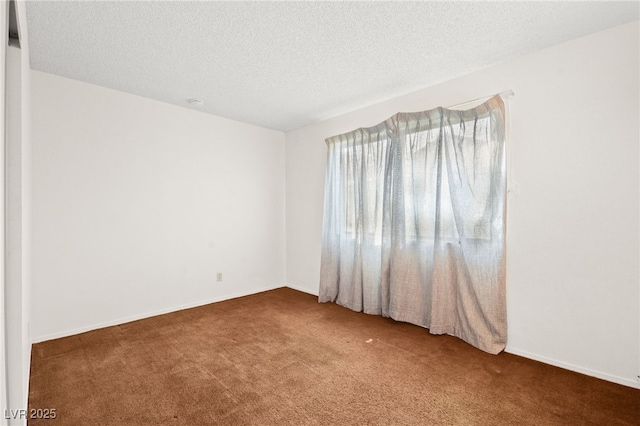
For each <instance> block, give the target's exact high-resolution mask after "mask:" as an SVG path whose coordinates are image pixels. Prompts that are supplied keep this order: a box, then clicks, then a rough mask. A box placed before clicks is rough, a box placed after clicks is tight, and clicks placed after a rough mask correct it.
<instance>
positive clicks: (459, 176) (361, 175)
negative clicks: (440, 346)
mask: <svg viewBox="0 0 640 426" xmlns="http://www.w3.org/2000/svg"><path fill="white" fill-rule="evenodd" d="M504 119H505V107H504V102H503V100H502V98H501V97H500V96H499V95H497V96H494V97H493V98H491V99H489V100H488V101H487V102H485V103H483V104H482V105H480V106H478V107H476V108H473V109H469V110H466V111H455V110H448V109H444V108H436V109H433V110H429V111H423V112H417V113H399V114H396V115H395V116H393V117H391V118H389V119H388V120H386V121H385V122H384V123H381V124H379V125H378V126H375V127H371V128H367V129H358V130H355V131H353V132H350V133H346V134H343V135H339V136H334V137H332V138H329V139H327V146H328V152H327V169H326V177H325V204H324V223H323V235H322V262H321V277H320V291H319V301H320V302H336V303H338V304H340V305H342V306H345V307H348V308H350V309H353V310H355V311H359V312H360V311H362V312H365V313H368V314H374V315H383V316H386V317H391V318H393V319H395V320H398V321H405V322H409V323H412V324H416V325H419V326H422V327H426V328H429V330H430V332H431V333H434V334H451V335H454V336H457V337H459V338H461V339H463V340H465V341H466V342H468V343H470V344H472V345H474V346H476V347H478V348H479V349H482V350H484V351H487V352H490V353H498V352H500V351H502V350H503V349H504V347H505V344H506V331H507V329H506V296H505V214H504V212H505V194H506V168H505V155H504V152H505V147H504V144H505V141H504V138H505V135H504V127H505V121H504Z"/></svg>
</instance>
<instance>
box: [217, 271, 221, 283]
mask: <svg viewBox="0 0 640 426" xmlns="http://www.w3.org/2000/svg"><path fill="white" fill-rule="evenodd" d="M216 281H217V282H222V272H218V273H217V274H216Z"/></svg>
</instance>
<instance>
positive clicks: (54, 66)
mask: <svg viewBox="0 0 640 426" xmlns="http://www.w3.org/2000/svg"><path fill="white" fill-rule="evenodd" d="M638 11H639V3H638V2H586V3H585V2H443V1H441V2H217V1H216V2H214V1H210V2H203V1H200V2H186V1H175V2H154V1H143V2H131V1H125V2H103V1H81V2H66V1H42V2H38V1H28V2H27V21H28V22H27V23H28V29H29V43H30V54H31V58H30V59H31V66H32V68H33V69H36V70H40V71H45V72H49V73H52V74H57V75H60V76H64V77H68V78H73V79H76V80H81V81H85V82H89V83H93V84H97V85H100V86H105V87H109V88H113V89H117V90H121V91H124V92H129V93H133V94H137V95H140V96H145V97H148V98H153V99H157V100H161V101H165V102H169V103H173V104H176V105H181V106H185V107H190V106H189V104H188V103H187V100H188V99H189V98H200V99H203V100H204V101H205V102H206V104H205V106H204V107H202V108H201V109H202V110H203V111H205V112H208V113H211V114H215V115H219V116H223V117H228V118H232V119H235V120H240V121H244V122H247V123H252V124H257V125H260V126H264V127H269V128H273V129H278V130H283V131H288V130H292V129H295V128H298V127H301V126H304V125H306V124H309V123H312V122H315V121H319V120H322V119H325V118H329V117H332V116H335V115H338V114H341V113H344V112H347V111H351V110H354V109H358V108H361V107H363V106H366V105H370V104H373V103H376V102H380V101H382V100H385V99H389V98H392V97H395V96H398V95H400V94H404V93H408V92H412V91H415V90H418V89H420V88H423V87H427V86H430V85H433V84H436V83H438V82H441V81H445V80H448V79H451V78H454V77H456V76H460V75H463V74H467V73H469V72H472V71H474V70H477V69H481V68H484V67H487V66H490V65H493V64H496V63H499V62H502V61H505V60H507V59H510V58H514V57H517V56H520V55H523V54H526V53H529V52H533V51H535V50H538V49H541V48H544V47H547V46H551V45H554V44H557V43H561V42H563V41H567V40H570V39H573V38H577V37H580V36H583V35H587V34H590V33H593V32H596V31H600V30H603V29H607V28H610V27H614V26H617V25H621V24H624V23H627V22H631V21H635V20H638V19H639V12H638Z"/></svg>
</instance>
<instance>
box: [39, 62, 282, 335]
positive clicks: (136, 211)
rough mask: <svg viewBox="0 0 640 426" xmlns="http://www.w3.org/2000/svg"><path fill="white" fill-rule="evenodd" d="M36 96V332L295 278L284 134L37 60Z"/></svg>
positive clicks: (69, 329)
mask: <svg viewBox="0 0 640 426" xmlns="http://www.w3.org/2000/svg"><path fill="white" fill-rule="evenodd" d="M32 94H33V99H32V103H33V112H32V115H33V116H32V121H33V127H32V139H33V209H34V210H33V234H34V248H33V296H32V298H33V305H32V306H33V309H32V338H33V340H34V341H40V340H47V339H50V338H54V337H58V336H63V335H68V334H74V333H77V332H81V331H85V330H88V329H92V328H96V327H100V326H104V325H111V324H115V323H121V322H125V321H127V320H131V319H136V318H141V317H145V316H149V315H152V314H154V313H160V312H168V311H172V310H176V309H178V308H181V307H190V306H195V305H200V304H205V303H209V302H212V301H217V300H221V299H227V298H231V297H234V296H238V295H245V294H250V293H255V292H259V291H262V290H266V289H271V288H275V287H281V286H283V285H284V284H285V246H284V243H285V241H284V235H285V215H284V209H285V200H284V196H285V182H284V179H285V167H284V160H285V154H284V149H285V135H284V133H282V132H278V131H274V130H269V129H265V128H261V127H257V126H252V125H248V124H243V123H240V122H236V121H232V120H227V119H223V118H219V117H215V116H212V115H208V114H204V113H201V112H198V111H193V110H190V109H187V108H181V107H177V106H174V105H169V104H165V103H161V102H157V101H154V100H150V99H145V98H141V97H138V96H134V95H130V94H125V93H122V92H118V91H114V90H110V89H105V88H102V87H98V86H93V85H90V84H85V83H81V82H78V81H74V80H69V79H65V78H61V77H58V76H54V75H51V74H46V73H42V72H37V71H32ZM217 272H222V273H223V281H222V282H221V283H217V282H216V273H217Z"/></svg>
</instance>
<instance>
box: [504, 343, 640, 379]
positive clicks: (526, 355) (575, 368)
mask: <svg viewBox="0 0 640 426" xmlns="http://www.w3.org/2000/svg"><path fill="white" fill-rule="evenodd" d="M505 352H507V353H510V354H513V355H519V356H521V357H524V358H529V359H532V360H534V361H540V362H543V363H545V364H549V365H553V366H556V367H560V368H564V369H565V370H570V371H575V372H576V373H581V374H584V375H587V376H591V377H596V378H598V379H602V380H606V381H608V382H613V383H617V384H619V385H624V386H629V387H631V388H636V389H640V379H638V380H633V379H625V378H624V377H618V376H613V375H611V374H606V373H602V372H600V371H595V370H590V369H588V368H584V367H578V366H577V365H573V364H568V363H566V362H562V361H558V360H555V359H551V358H547V357H544V356H541V355H536V354H532V353H530V352H527V351H523V350H520V349H516V348H510V347H508V346H507V348H506V349H505Z"/></svg>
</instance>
